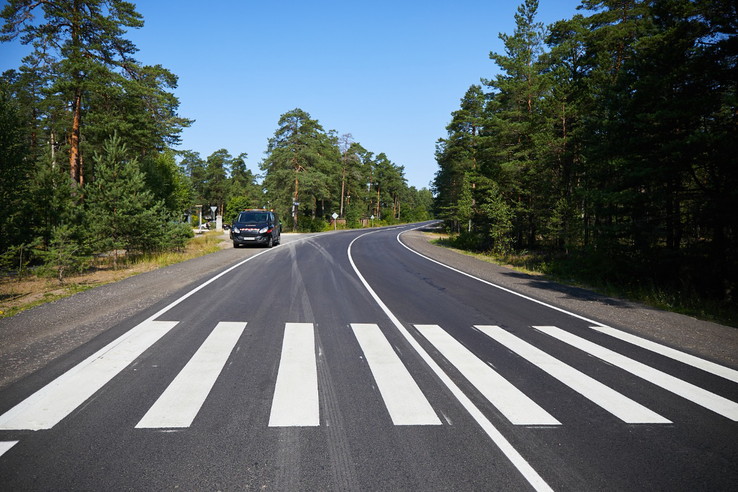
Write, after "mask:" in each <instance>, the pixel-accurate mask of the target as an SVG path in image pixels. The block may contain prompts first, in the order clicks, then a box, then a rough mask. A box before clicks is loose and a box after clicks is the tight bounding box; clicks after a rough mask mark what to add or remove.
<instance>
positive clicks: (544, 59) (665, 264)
mask: <svg viewBox="0 0 738 492" xmlns="http://www.w3.org/2000/svg"><path fill="white" fill-rule="evenodd" d="M538 7H539V5H538V1H537V0H524V1H523V3H522V4H521V5H520V6H519V7H518V8H517V13H516V14H515V17H514V26H515V27H514V30H513V32H510V33H500V34H499V39H500V41H501V43H502V44H501V46H503V47H504V49H502V50H501V51H500V52H491V53H490V55H489V57H490V62H489V72H488V73H487V74H484V73H480V74H479V77H480V79H479V80H478V81H474V80H470V81H469V83H470V84H472V85H470V87H469V88H468V90H467V91H466V93H464V94H459V96H462V97H461V100H460V105H459V107H458V109H457V110H456V111H454V112H453V113H452V114H451V115H450V116H449V119H448V121H449V123H448V126H447V127H446V129H445V130H446V134H445V136H444V137H443V138H440V139H439V140H438V141H437V142H436V144H435V145H436V146H435V152H436V153H435V155H436V161H437V162H436V163H435V164H436V167H435V176H434V177H433V180H432V182H431V183H430V189H426V188H423V189H416V188H415V187H412V186H408V183H407V179H406V177H405V169H404V167H403V166H402V165H401V164H396V163H394V162H392V160H391V156H388V155H386V154H385V153H384V152H381V149H366V148H364V147H363V146H362V145H361V144H360V143H359V142H357V141H355V140H354V138H353V136H352V134H351V133H348V132H345V131H346V130H350V129H344V132H345V133H344V132H338V131H336V130H326V129H324V128H323V126H322V125H321V124H320V122H319V121H318V119H316V118H315V117H314V116H312V115H311V114H310V113H308V112H307V111H305V110H303V109H300V108H294V109H290V108H284V110H285V112H284V113H283V114H282V115H281V117H280V118H279V120H278V121H276V122H263V124H265V125H269V126H272V125H274V127H275V131H274V134H273V136H272V137H271V138H269V140H268V142H265V149H264V156H263V158H261V159H260V160H259V161H258V162H257V163H254V164H251V163H250V161H249V156H248V155H246V154H245V153H241V154H238V155H232V154H231V152H230V151H229V150H228V149H220V150H218V151H216V152H214V153H212V154H211V155H209V156H207V157H203V156H201V155H200V154H199V153H198V152H197V151H194V150H181V149H180V148H179V147H180V145H181V134H182V132H183V130H184V129H186V128H188V127H190V126H191V125H193V124H195V119H196V118H197V115H185V116H182V115H180V114H179V100H178V98H177V97H176V96H175V91H176V89H177V84H178V77H177V75H175V74H174V73H172V72H170V71H169V70H168V69H167V68H165V66H164V65H159V64H156V65H144V64H141V63H140V62H138V61H137V60H136V53H137V51H138V49H137V48H136V46H135V45H134V44H133V43H132V42H131V41H130V40H128V39H127V38H126V33H127V32H129V31H130V30H131V29H141V28H143V26H144V19H143V17H142V16H141V15H140V14H139V13H138V12H137V11H136V7H135V5H134V4H133V3H130V2H126V1H121V0H55V1H53V2H36V1H28V0H9V1H8V2H6V4H5V7H4V8H3V10H2V12H0V17H2V22H3V25H2V31H0V41H2V42H21V43H23V44H25V45H28V46H31V47H32V48H33V51H32V53H31V54H30V55H28V56H27V57H25V58H24V59H23V60H22V63H21V65H20V66H19V67H18V68H17V69H13V70H8V71H6V72H5V73H3V74H2V76H1V77H0V172H2V179H0V269H1V270H2V271H3V273H4V274H5V273H13V272H15V273H20V272H22V271H24V270H25V269H31V268H33V269H35V270H36V271H38V272H47V274H48V273H49V272H51V273H50V274H51V275H54V276H57V277H58V278H59V280H60V281H63V278H64V276H65V275H69V274H71V273H72V272H75V271H80V270H84V269H85V268H88V267H89V265H90V261H91V259H92V258H95V257H99V256H100V255H105V256H106V257H108V258H111V261H112V262H113V265H115V266H117V264H118V261H120V258H119V256H118V254H119V252H121V254H123V252H125V254H126V255H127V256H130V255H135V254H146V253H150V252H156V251H167V250H178V249H181V248H183V247H184V245H185V244H186V243H187V241H188V240H189V239H190V238H191V237H192V236H193V228H195V227H197V226H198V221H199V214H198V212H199V211H200V210H201V211H202V213H203V215H204V216H205V219H204V220H209V219H213V217H210V214H211V212H210V211H211V207H214V208H215V210H216V213H215V214H214V215H221V216H222V217H223V221H224V222H226V223H227V222H229V221H230V220H232V219H233V217H234V216H235V215H236V213H237V212H238V211H239V210H243V209H244V208H269V209H273V210H275V211H277V212H278V213H279V215H280V217H281V218H282V220H283V227H284V230H285V231H286V232H289V231H323V230H326V229H328V228H331V227H332V226H331V225H330V224H331V222H330V221H331V217H332V216H333V215H334V214H336V215H337V216H338V217H339V218H340V223H341V225H342V226H343V227H365V226H368V225H384V224H393V223H400V222H419V221H424V220H428V219H432V218H435V219H440V220H442V221H443V223H444V224H445V228H446V231H447V232H448V233H449V234H450V237H451V239H450V243H451V244H452V245H454V246H456V247H458V248H462V249H466V250H472V251H478V252H483V253H489V254H492V255H495V256H497V257H498V258H506V259H508V260H511V259H512V258H525V259H526V260H525V261H530V262H532V263H537V268H538V269H541V270H543V271H545V272H546V273H550V274H552V275H555V276H557V277H558V278H562V277H564V278H565V277H567V276H571V277H572V278H577V279H582V280H583V281H584V282H585V283H587V282H589V283H591V284H597V285H608V284H612V285H619V286H623V287H624V288H625V290H627V291H631V290H632V291H637V290H639V289H651V290H656V291H659V292H668V293H669V295H670V296H672V297H674V298H679V299H681V300H678V302H677V301H675V302H677V304H678V303H679V302H681V303H683V304H684V303H689V302H691V303H692V304H693V305H700V304H703V303H706V302H710V303H715V304H716V305H718V306H722V307H725V306H728V307H730V306H735V305H736V300H737V299H738V110H737V108H738V104H737V102H738V101H737V96H738V66H737V63H738V36H737V30H738V12H737V11H736V4H735V2H732V1H730V0H650V1H647V0H582V2H581V5H580V6H579V7H578V9H577V12H578V13H577V14H576V15H574V16H573V17H572V18H570V19H565V20H561V21H558V22H555V23H553V24H551V25H544V24H543V23H542V22H539V21H538V20H537V14H538ZM162 62H164V63H165V62H166V60H162ZM430 103H432V102H431V101H429V104H430ZM398 110H399V109H398ZM443 132H444V129H443V128H439V135H443ZM429 145H430V146H431V148H432V146H433V142H429ZM433 165H434V163H428V166H429V168H431V167H433ZM250 168H251V169H250ZM252 169H253V171H252ZM432 173H433V170H432V169H429V176H431V175H432ZM697 308H699V306H697ZM698 310H699V309H698Z"/></svg>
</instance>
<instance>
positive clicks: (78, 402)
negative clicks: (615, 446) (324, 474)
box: [0, 321, 738, 454]
mask: <svg viewBox="0 0 738 492" xmlns="http://www.w3.org/2000/svg"><path fill="white" fill-rule="evenodd" d="M177 324H178V322H177V321H146V322H144V323H142V324H140V325H138V326H137V327H135V328H134V329H133V330H131V331H129V332H128V333H127V334H125V335H124V336H122V337H120V338H119V339H117V340H115V341H113V342H111V343H110V344H108V345H107V346H106V347H104V348H102V349H100V350H99V351H97V352H96V353H95V354H93V355H91V356H90V357H88V358H87V359H86V360H84V361H82V362H81V363H79V364H78V365H77V366H75V367H73V368H72V369H70V370H69V371H68V372H66V373H65V374H63V375H61V376H60V377H58V378H57V379H55V380H53V381H52V382H51V383H49V384H48V385H46V386H44V387H43V388H41V389H40V390H38V391H37V392H35V393H33V394H32V395H31V396H29V397H28V398H26V399H25V400H23V401H21V402H20V403H18V404H17V405H16V406H15V407H13V408H11V409H10V410H8V411H7V412H5V413H4V414H2V415H0V431H8V430H11V431H12V430H43V429H50V428H52V427H53V426H54V425H56V424H57V423H59V422H60V421H61V420H63V419H64V418H66V417H67V416H69V415H70V414H72V413H73V412H75V410H77V409H78V408H80V407H81V406H82V405H84V404H85V402H87V401H88V400H89V399H90V398H91V397H92V396H93V395H94V394H95V393H96V392H97V391H98V390H100V389H101V388H102V387H103V386H104V385H106V384H108V383H109V382H110V381H111V380H112V379H113V378H114V377H116V376H117V375H118V374H120V373H121V372H123V371H125V370H126V369H127V368H129V366H131V365H132V364H133V362H134V361H135V360H136V359H138V358H139V357H140V356H141V355H142V354H143V353H144V352H145V351H147V350H149V349H156V347H157V342H159V341H160V340H161V338H162V337H163V336H164V335H166V334H167V333H169V332H170V331H171V330H172V328H174V327H175V326H176V325H177ZM346 326H347V328H346V329H347V330H350V333H351V334H352V336H353V338H354V339H355V340H356V350H358V351H360V357H358V358H356V360H357V363H362V364H366V367H367V368H368V374H369V375H370V377H371V379H372V381H371V382H369V383H367V382H366V381H365V382H364V383H363V384H372V385H373V386H375V387H376V389H377V391H378V392H379V394H380V395H381V403H382V404H383V405H384V408H385V410H386V414H387V415H388V421H391V422H392V424H393V425H395V426H441V425H443V423H442V421H441V419H440V418H439V412H438V411H437V410H435V409H434V406H433V404H432V402H431V400H430V399H429V398H428V396H427V394H426V393H425V392H424V390H423V389H421V385H420V384H419V383H418V381H417V375H413V374H412V371H411V370H410V368H409V365H408V363H407V361H403V356H402V351H401V350H398V349H397V348H396V347H395V346H393V345H392V343H391V342H390V340H389V338H388V336H387V335H386V333H385V332H384V331H383V330H382V328H381V327H380V326H379V325H377V324H372V323H353V324H348V325H346ZM413 327H414V329H415V332H414V333H415V335H414V336H415V337H417V339H418V340H420V341H423V343H427V344H429V345H430V346H432V347H433V348H434V349H435V352H436V355H435V356H434V357H440V358H442V359H443V360H444V361H445V362H444V365H445V366H447V367H448V366H450V367H453V368H454V369H455V371H456V372H457V373H458V375H460V376H461V377H462V378H463V379H464V380H465V381H466V384H464V387H467V388H469V389H471V388H473V390H472V391H476V393H477V394H478V395H480V396H481V397H483V398H484V400H485V401H487V402H488V403H489V408H488V411H493V412H497V413H498V414H499V415H500V416H501V417H502V418H504V419H506V420H507V421H508V422H509V423H510V424H512V425H518V426H560V425H562V423H561V417H562V416H561V415H556V411H557V410H556V409H550V408H544V407H545V399H536V398H535V396H536V395H529V394H525V392H524V391H523V390H522V389H521V388H518V387H517V386H516V385H515V384H513V382H511V381H508V380H507V379H505V377H503V376H502V375H501V374H500V373H499V372H498V371H497V370H495V369H494V367H493V365H494V364H491V363H490V362H489V361H485V360H482V359H481V358H479V357H478V356H477V355H475V354H474V353H473V351H472V350H470V349H469V348H468V347H467V346H465V345H464V344H462V343H460V342H459V341H458V340H457V339H456V338H454V337H453V336H452V335H451V332H450V331H449V330H446V329H444V328H443V327H442V326H440V325H429V324H418V325H413ZM283 328H284V329H283V331H282V332H281V334H282V335H281V336H282V344H281V355H280V358H279V364H278V370H277V374H276V379H275V381H274V386H273V388H274V389H273V393H272V395H271V408H270V412H269V415H268V416H266V415H265V416H264V418H263V422H264V425H265V426H267V427H269V428H280V427H318V426H321V425H323V424H322V421H321V408H320V406H321V403H320V402H321V399H320V394H321V391H322V390H321V384H325V383H322V382H321V380H320V379H319V373H318V357H319V356H321V357H325V356H326V355H325V354H319V353H318V352H317V351H316V346H317V344H316V339H317V334H316V325H315V324H313V323H286V324H285V325H284V327H283ZM469 328H470V329H473V330H475V333H476V334H475V335H474V336H479V337H484V339H485V340H487V341H492V342H493V343H496V344H498V345H499V346H501V347H504V348H505V349H506V350H507V351H509V353H511V354H513V357H514V359H515V361H517V362H515V363H520V364H526V367H529V365H532V366H534V367H535V368H537V369H536V371H538V372H539V373H540V374H541V377H544V378H549V379H547V380H546V381H550V382H551V383H550V384H553V381H554V380H555V381H558V383H561V384H563V385H564V386H566V387H568V388H569V389H571V390H572V391H573V392H575V393H578V394H579V395H581V396H582V397H584V398H586V399H587V400H588V401H590V402H591V403H592V404H593V405H595V406H597V407H600V408H602V409H603V410H605V411H607V412H609V413H610V414H612V415H613V416H615V417H616V418H617V419H619V420H621V421H622V422H624V423H627V424H652V425H658V424H670V423H672V420H671V419H669V418H667V417H666V416H664V415H662V413H667V414H668V413H670V410H669V409H668V408H664V409H656V408H648V407H647V406H646V405H644V404H643V403H642V402H638V401H636V399H637V395H636V396H634V395H624V394H622V393H620V392H618V391H616V390H615V389H613V388H611V387H609V386H608V385H607V383H606V382H605V381H600V380H597V379H596V378H594V377H592V376H591V375H587V374H585V373H583V372H582V371H580V370H579V369H576V368H575V367H573V365H571V364H568V363H567V362H566V361H564V360H561V359H560V358H556V357H554V356H553V355H550V354H549V353H547V352H546V351H545V348H544V347H545V344H542V343H541V344H540V345H541V346H536V345H535V344H534V343H532V342H531V341H526V340H524V339H523V338H521V337H520V336H518V335H517V334H514V333H513V332H511V331H510V330H508V329H505V328H502V327H499V326H494V325H475V326H474V327H469ZM527 328H528V329H529V330H531V333H538V334H545V335H547V336H549V337H551V338H553V339H556V340H558V341H559V342H563V343H564V344H566V345H568V346H571V347H573V348H574V349H576V350H577V351H583V352H585V353H586V354H588V355H590V356H591V357H592V358H593V360H594V361H595V363H598V364H603V363H604V364H607V365H609V366H614V367H616V368H618V369H621V370H622V371H624V373H625V374H629V375H630V376H632V377H633V378H635V379H636V380H645V381H647V382H648V384H651V385H655V386H657V387H660V388H662V389H663V390H666V391H669V392H671V393H673V394H675V395H677V396H679V397H681V398H683V399H686V400H689V401H691V402H693V403H695V404H697V405H700V406H702V407H704V408H706V409H708V410H710V411H712V412H714V413H716V414H718V415H721V416H723V417H725V418H727V419H730V420H733V421H738V403H736V402H735V401H732V400H731V399H730V398H734V399H735V395H736V394H738V391H736V392H733V394H732V395H731V396H730V398H728V397H725V396H721V395H718V394H715V393H713V392H710V391H708V390H706V389H703V388H700V387H698V386H696V385H695V384H692V383H689V382H687V381H685V380H683V379H679V378H677V377H675V376H673V375H670V374H667V373H665V372H663V371H661V370H658V369H655V368H653V367H650V366H648V365H646V364H644V363H642V362H638V361H636V360H634V359H632V358H629V357H627V356H625V355H623V354H621V353H618V352H616V351H614V350H612V349H610V348H607V347H606V346H605V345H606V343H605V342H607V340H608V338H607V337H604V338H603V337H601V336H600V337H599V338H596V339H597V340H598V341H600V342H601V343H603V344H602V345H600V344H598V343H595V342H593V341H591V340H589V339H587V338H586V337H585V336H582V335H586V334H587V333H586V330H585V332H584V333H582V332H580V333H579V334H575V333H572V332H571V331H567V330H565V329H562V328H559V327H555V326H533V327H527ZM248 329H249V326H248V323H247V322H245V321H244V322H218V323H215V326H214V327H213V328H212V331H211V332H210V334H209V335H208V336H207V338H206V339H205V341H204V342H203V343H202V345H201V346H200V347H199V349H197V351H196V352H195V353H194V355H193V356H192V357H191V358H190V360H189V361H188V362H187V363H186V364H185V365H184V367H183V368H182V369H181V371H179V373H178V374H177V375H176V376H175V377H174V379H173V380H172V381H171V382H170V383H169V385H168V386H167V387H166V389H165V390H164V391H163V393H161V395H160V396H159V397H158V399H156V401H155V402H154V403H153V405H152V406H151V407H150V408H149V409H148V411H146V413H145V414H144V416H143V418H141V419H140V421H139V422H138V423H137V424H136V425H135V428H137V429H182V428H188V427H190V426H192V425H193V422H195V421H196V419H197V416H198V414H199V413H200V410H201V408H202V407H203V405H204V404H205V402H206V401H207V399H208V398H209V397H210V394H211V392H212V389H213V388H214V387H215V385H216V384H217V383H218V379H219V377H220V376H221V373H222V371H223V369H224V367H226V365H227V364H228V361H229V359H230V358H231V357H232V354H233V353H234V352H235V351H236V348H237V347H238V344H239V341H240V340H241V339H242V338H243V336H244V333H245V332H247V331H248ZM592 330H593V331H592V332H591V333H594V334H605V335H608V336H609V337H614V338H617V339H619V340H622V341H625V342H628V343H630V344H633V345H637V346H638V347H639V348H641V349H646V350H648V351H650V352H652V353H654V354H657V356H659V357H666V358H669V359H672V360H676V361H679V362H680V363H682V364H684V365H685V367H688V368H689V370H695V369H696V370H697V371H702V372H705V373H709V374H713V375H717V376H720V377H722V378H724V379H726V380H728V381H730V382H737V383H738V371H735V370H734V369H731V368H728V367H725V366H721V365H719V364H715V363H713V362H710V361H707V360H704V359H701V358H698V357H695V356H693V355H690V354H687V353H684V352H681V351H678V350H675V349H673V348H670V347H667V346H665V345H661V344H658V343H655V342H652V341H649V340H646V339H643V338H640V337H636V336H634V335H631V334H628V333H626V332H623V331H620V330H616V329H613V328H605V327H592ZM598 336H599V335H598ZM545 338H546V337H543V339H545ZM590 338H591V337H590ZM534 339H535V340H540V339H541V336H540V335H538V338H535V337H534ZM529 340H530V338H529ZM559 357H561V356H560V355H559ZM359 361H361V362H359ZM326 363H328V364H330V363H331V361H330V360H327V361H326ZM416 370H417V369H416ZM456 377H458V376H456ZM558 383H557V384H558ZM424 384H425V385H426V386H425V387H426V388H427V384H428V383H427V380H426V382H425V383H424ZM357 390H359V391H360V390H361V389H360V388H358V389H357ZM323 391H325V388H324V389H323ZM465 391H469V390H465ZM537 401H538V402H537ZM436 404H438V402H436ZM651 404H652V403H651ZM559 411H560V410H559ZM552 412H553V413H552ZM659 412H661V413H659ZM13 444H14V442H0V454H2V452H4V451H6V450H7V449H9V448H10V447H11V446H12V445H13Z"/></svg>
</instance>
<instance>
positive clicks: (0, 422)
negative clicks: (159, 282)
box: [0, 320, 178, 430]
mask: <svg viewBox="0 0 738 492" xmlns="http://www.w3.org/2000/svg"><path fill="white" fill-rule="evenodd" d="M177 323H178V322H177V321H151V320H148V321H144V322H143V323H141V324H139V325H137V326H136V327H135V328H133V329H132V330H130V331H129V332H128V333H126V334H125V335H123V336H121V337H119V338H117V339H116V340H114V341H113V342H111V343H109V344H108V345H107V346H105V347H103V348H102V349H100V350H98V351H97V352H95V353H94V354H92V355H91V356H90V357H88V358H87V359H85V360H84V361H82V362H80V363H79V364H77V365H76V366H75V367H73V368H72V369H70V370H69V371H67V372H66V373H64V374H62V375H61V376H59V377H58V378H56V379H55V380H53V381H52V382H50V383H49V384H47V385H46V386H44V387H43V388H41V389H40V390H38V391H37V392H36V393H34V394H32V395H31V396H29V397H28V398H26V399H25V400H23V401H22V402H20V403H19V404H18V405H16V406H14V407H13V408H11V409H10V410H8V411H7V412H5V413H4V414H3V415H1V416H0V429H1V430H41V429H50V428H51V427H53V426H54V425H56V424H57V423H59V422H60V421H61V420H62V419H63V418H65V417H66V416H67V415H69V414H70V413H72V412H73V411H74V410H75V409H76V408H77V407H79V406H80V405H82V404H83V403H84V402H85V401H87V400H88V399H89V398H90V397H91V396H92V395H94V394H95V393H96V392H97V391H98V390H99V389H100V388H102V387H103V386H104V385H105V384H107V383H108V382H109V381H110V380H111V379H113V378H114V377H115V376H116V375H117V374H118V373H120V372H121V371H122V370H123V369H124V368H125V367H127V366H128V365H129V364H131V362H133V361H134V360H136V358H138V357H139V356H140V355H141V354H142V353H143V352H144V351H146V350H147V349H148V348H149V347H151V346H152V345H153V344H154V343H156V342H157V341H158V340H159V339H160V338H161V337H163V336H164V335H165V334H166V333H168V332H169V330H171V329H172V328H173V327H174V326H175V325H176V324H177Z"/></svg>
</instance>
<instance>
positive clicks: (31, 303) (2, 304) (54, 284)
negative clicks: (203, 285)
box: [0, 231, 230, 318]
mask: <svg viewBox="0 0 738 492" xmlns="http://www.w3.org/2000/svg"><path fill="white" fill-rule="evenodd" d="M224 242H226V241H225V239H224V236H223V235H221V233H219V232H215V231H212V232H206V233H204V234H200V235H196V236H195V237H194V238H192V239H190V240H189V241H188V243H187V246H185V248H184V249H183V250H182V251H179V252H178V251H166V252H161V253H147V254H142V255H131V256H126V255H124V256H119V257H118V268H117V269H115V268H113V260H112V257H110V256H105V257H100V258H95V259H93V260H91V261H90V264H89V266H88V268H87V269H86V270H85V271H84V272H82V273H78V274H74V275H70V276H68V277H66V278H65V279H64V280H65V281H64V283H63V284H60V283H59V281H58V280H57V279H55V278H44V277H39V276H35V275H33V274H26V275H25V276H23V277H20V278H19V277H18V276H17V275H16V274H13V273H11V274H8V275H4V276H3V277H2V278H0V318H6V317H10V316H15V315H16V314H18V313H20V312H21V311H24V310H26V309H30V308H32V307H35V306H39V305H41V304H46V303H48V302H54V301H57V300H59V299H63V298H65V297H69V296H72V295H74V294H77V293H80V292H84V291H86V290H89V289H92V288H94V287H99V286H101V285H105V284H109V283H112V282H117V281H119V280H123V279H125V278H128V277H132V276H134V275H138V274H140V273H145V272H149V271H152V270H156V269H157V268H162V267H165V266H168V265H173V264H175V263H180V262H183V261H187V260H190V259H193V258H197V257H200V256H204V255H207V254H210V253H214V252H216V251H218V250H220V249H221V248H222V244H223V243H224ZM228 244H230V243H229V242H228Z"/></svg>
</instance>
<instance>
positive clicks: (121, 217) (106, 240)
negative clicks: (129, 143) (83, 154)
mask: <svg viewBox="0 0 738 492" xmlns="http://www.w3.org/2000/svg"><path fill="white" fill-rule="evenodd" d="M87 190H88V191H87V192H88V194H87V198H88V200H89V202H90V205H89V212H88V228H89V231H90V234H91V240H92V242H93V244H94V247H95V249H96V250H97V251H109V252H110V253H111V254H112V256H113V258H114V260H113V264H114V265H115V266H116V267H117V261H118V255H119V252H120V250H126V251H129V252H135V251H139V252H148V251H153V250H156V249H159V248H161V247H162V246H163V241H164V234H165V230H166V229H164V228H163V227H162V224H163V223H164V222H165V220H164V217H165V213H164V207H163V203H162V202H160V201H159V202H157V201H156V199H155V198H154V195H153V193H152V192H151V191H150V190H149V189H147V188H146V183H145V177H144V174H143V172H142V171H141V170H140V168H139V165H138V161H137V160H136V159H130V158H129V157H128V154H127V147H126V145H125V144H124V143H122V142H121V140H120V138H119V137H118V136H117V135H114V136H113V137H111V138H110V139H109V140H108V141H107V142H106V143H105V145H104V147H103V153H102V154H96V155H95V181H94V183H93V184H92V185H91V186H88V187H87Z"/></svg>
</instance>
